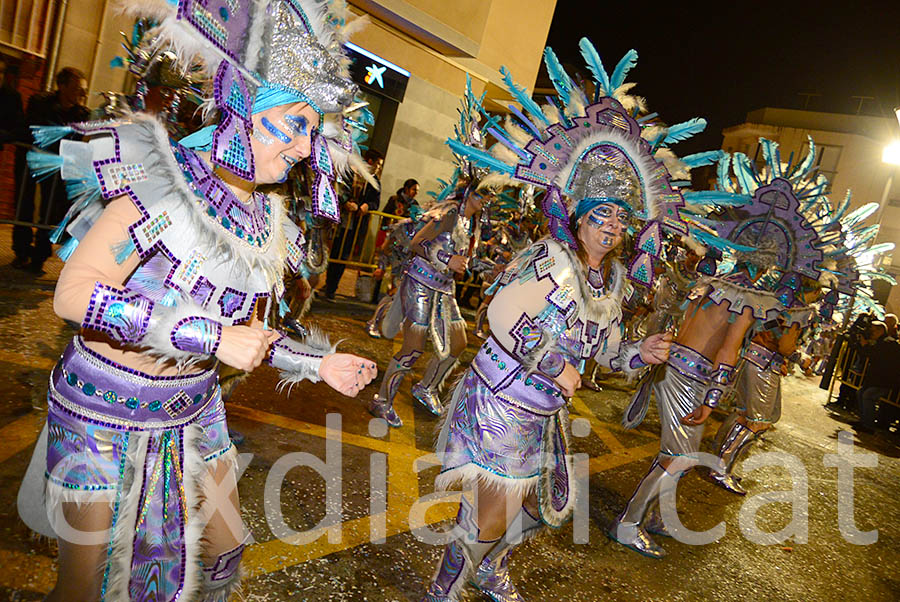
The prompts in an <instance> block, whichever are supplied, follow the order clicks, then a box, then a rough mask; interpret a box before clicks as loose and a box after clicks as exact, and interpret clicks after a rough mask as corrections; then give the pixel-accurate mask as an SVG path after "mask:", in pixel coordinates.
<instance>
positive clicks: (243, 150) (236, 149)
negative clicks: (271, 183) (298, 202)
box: [124, 0, 357, 220]
mask: <svg viewBox="0 0 900 602" xmlns="http://www.w3.org/2000/svg"><path fill="white" fill-rule="evenodd" d="M124 10H125V12H126V13H128V14H130V15H132V16H136V17H141V18H152V19H155V20H156V21H158V22H159V26H158V28H157V29H156V31H155V32H154V34H155V35H156V36H157V39H158V40H159V44H161V45H164V46H166V47H167V48H171V49H172V50H174V52H175V54H176V55H177V56H178V57H179V60H181V61H182V63H183V64H184V65H194V64H196V63H197V62H199V63H200V64H202V65H203V66H204V67H205V69H206V70H207V73H208V74H209V75H211V76H213V93H214V94H213V98H214V102H215V106H216V107H217V108H218V109H219V110H220V112H221V114H222V119H221V121H220V123H219V125H218V127H217V129H216V131H215V133H214V135H213V146H212V160H213V162H214V163H216V164H217V165H220V166H222V167H224V168H226V169H228V170H229V171H231V172H232V173H235V174H236V175H238V176H240V177H242V178H244V179H246V180H252V179H253V178H254V175H255V165H254V160H253V155H252V152H251V151H250V148H251V146H250V135H251V132H252V124H251V116H252V114H253V101H254V98H255V95H256V91H257V89H259V88H266V89H276V90H281V91H284V92H285V93H287V94H290V95H291V96H292V97H295V98H296V100H297V102H306V103H307V104H309V105H310V106H311V107H313V108H314V109H315V110H316V111H317V112H318V113H319V114H320V117H321V118H322V119H321V120H320V121H322V120H324V115H325V114H327V113H339V112H342V111H344V110H345V109H346V108H347V107H348V106H349V105H351V104H352V103H353V101H354V97H355V95H356V93H357V87H356V85H355V84H354V83H353V82H352V80H351V79H350V76H349V72H348V70H347V59H346V57H345V55H344V53H343V49H342V44H343V42H345V41H346V40H345V38H344V35H345V34H344V33H343V31H344V30H345V25H346V16H347V12H346V6H345V4H344V2H343V0H331V1H328V0H127V1H126V3H125V6H124ZM341 129H346V128H344V127H342V128H341ZM348 136H349V134H348V133H346V132H345V133H344V134H342V135H337V136H335V137H334V140H330V141H327V142H326V141H325V140H324V139H323V136H322V135H321V134H320V133H319V132H317V133H316V135H314V136H313V143H312V147H313V149H312V152H313V157H312V160H313V163H314V169H315V170H316V171H317V173H318V174H319V175H321V177H320V178H317V180H316V182H317V184H316V190H315V191H314V193H313V198H314V199H316V200H318V201H319V202H318V203H314V205H315V207H314V209H315V210H316V212H317V213H318V214H320V215H323V216H325V217H328V218H330V219H333V220H337V219H338V218H339V216H338V205H337V195H336V194H335V193H334V190H333V182H334V179H335V177H336V172H335V169H334V167H335V166H334V161H332V158H331V156H330V153H331V152H332V151H340V149H341V148H343V151H344V152H347V153H352V152H353V149H352V145H349V144H347V140H348ZM348 147H351V148H348ZM339 163H343V164H346V163H347V160H346V158H344V160H343V161H340V162H339Z"/></svg>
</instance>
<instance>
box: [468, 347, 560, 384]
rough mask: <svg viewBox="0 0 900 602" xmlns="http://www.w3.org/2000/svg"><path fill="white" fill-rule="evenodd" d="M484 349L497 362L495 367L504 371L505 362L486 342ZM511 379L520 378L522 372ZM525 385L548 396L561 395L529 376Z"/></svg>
mask: <svg viewBox="0 0 900 602" xmlns="http://www.w3.org/2000/svg"><path fill="white" fill-rule="evenodd" d="M484 351H485V355H487V356H488V357H489V358H490V359H491V361H492V362H494V363H495V364H497V367H498V368H499V369H500V371H501V372H505V371H506V362H504V361H503V360H501V359H500V356H498V355H497V354H496V353H494V350H493V349H491V347H490V345H488V344H487V343H485V345H484ZM513 380H522V373H521V372H519V373H518V374H516V375H515V376H514V377H513ZM525 386H526V387H534V388H535V390H537V391H541V392H543V393H544V394H545V395H549V396H550V397H560V396H561V395H562V392H561V391H557V390H556V389H554V388H553V387H551V386H549V385H545V384H544V383H540V382H537V381H535V380H534V379H533V378H531V377H530V376H526V377H525Z"/></svg>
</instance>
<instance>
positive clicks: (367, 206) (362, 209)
mask: <svg viewBox="0 0 900 602" xmlns="http://www.w3.org/2000/svg"><path fill="white" fill-rule="evenodd" d="M365 159H366V163H368V164H369V169H371V171H372V176H373V177H374V178H375V180H376V181H377V180H378V174H379V173H380V172H381V165H382V163H384V158H383V157H382V156H381V153H379V152H378V151H376V150H374V149H371V148H370V149H369V150H367V151H366V154H365ZM380 206H381V193H380V192H379V191H378V188H376V187H374V186H372V185H371V184H368V183H367V184H366V187H365V188H364V189H363V191H362V194H360V195H359V197H358V198H357V199H356V200H354V199H352V198H350V199H349V200H347V201H345V202H344V203H343V204H342V206H341V215H342V216H344V217H343V220H342V222H341V226H340V227H339V228H338V230H337V233H336V234H335V235H334V240H333V241H332V242H331V259H343V260H346V259H348V258H349V257H350V252H351V251H352V250H353V245H354V240H353V233H354V232H357V231H358V232H359V238H358V240H357V241H356V242H357V243H359V244H361V243H362V241H363V240H365V230H366V226H368V224H369V216H368V213H369V211H377V210H378V208H379V207H380ZM357 222H358V227H357ZM345 236H346V240H345ZM346 267H347V266H346V264H344V263H338V262H335V261H329V262H328V273H327V274H326V276H325V298H326V299H328V300H329V301H333V300H334V293H335V292H337V288H338V284H340V282H341V277H342V276H343V275H344V268H346Z"/></svg>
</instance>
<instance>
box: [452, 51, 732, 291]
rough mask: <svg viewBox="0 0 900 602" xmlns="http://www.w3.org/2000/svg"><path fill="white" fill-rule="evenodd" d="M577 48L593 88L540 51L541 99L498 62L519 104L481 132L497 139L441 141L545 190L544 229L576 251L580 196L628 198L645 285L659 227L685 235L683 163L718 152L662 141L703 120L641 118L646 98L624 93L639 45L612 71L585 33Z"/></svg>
mask: <svg viewBox="0 0 900 602" xmlns="http://www.w3.org/2000/svg"><path fill="white" fill-rule="evenodd" d="M579 47H580V48H581V52H582V55H583V56H584V58H585V60H586V61H587V64H588V67H589V69H590V71H591V73H592V75H593V80H594V81H593V84H594V91H593V92H591V91H588V90H586V89H584V88H582V87H579V86H578V85H576V84H575V82H574V81H573V80H572V78H571V77H570V76H569V75H568V74H567V73H566V71H565V69H563V67H562V65H561V64H560V63H559V60H558V59H557V58H556V55H555V54H554V52H553V50H552V49H550V48H547V49H546V50H545V51H544V62H545V64H546V66H547V71H548V73H549V74H550V78H551V80H552V82H553V85H554V87H555V88H556V91H557V92H558V96H557V97H556V98H549V97H548V98H547V101H548V104H546V105H544V106H540V105H538V103H536V102H535V101H534V100H532V98H531V97H530V96H529V95H528V93H527V92H526V91H525V89H524V88H522V87H520V86H518V85H516V83H515V82H514V81H513V80H512V76H511V75H510V73H509V72H508V71H507V70H506V69H505V68H501V73H502V74H503V77H504V82H505V83H506V86H507V89H508V90H509V92H510V93H511V94H512V95H513V98H515V99H516V100H517V101H518V102H519V103H520V104H521V106H522V109H521V110H520V109H518V108H516V107H514V106H510V107H509V108H510V111H511V112H512V114H511V115H510V116H509V117H508V118H507V120H506V122H505V125H504V126H502V127H501V126H500V125H499V124H492V127H491V128H490V129H489V130H488V131H489V132H490V134H492V135H493V136H494V138H496V139H497V141H498V143H497V144H496V145H494V146H493V147H492V148H491V150H490V152H486V151H483V150H481V149H479V148H477V147H475V146H473V145H471V144H466V143H463V142H460V141H459V140H452V139H451V140H449V141H448V144H449V145H450V147H451V148H452V149H453V151H454V152H455V153H456V154H458V155H460V156H464V157H466V158H467V159H468V160H470V161H471V162H473V163H474V164H476V165H478V166H480V167H485V168H488V169H491V170H493V171H497V172H500V173H503V174H506V175H507V176H509V177H510V178H511V179H512V180H514V181H518V182H522V183H526V184H531V185H534V186H537V187H539V188H544V189H546V191H547V192H546V194H545V195H544V199H543V203H542V209H543V212H544V213H545V214H546V215H547V218H548V220H549V225H550V234H551V235H552V236H553V238H555V239H556V240H558V241H560V242H562V243H564V244H567V245H569V246H571V247H573V248H574V247H576V246H577V242H576V239H575V237H574V236H573V234H572V232H571V231H570V229H569V220H570V216H572V214H573V213H576V211H577V210H578V207H579V204H580V203H582V202H583V201H590V202H594V203H596V202H617V203H619V204H622V205H627V207H628V208H629V209H630V211H631V213H632V215H633V216H634V217H635V218H636V219H638V220H641V221H643V222H645V225H644V227H643V229H642V230H641V232H640V234H639V235H638V237H637V253H636V256H635V258H634V260H633V261H632V262H631V266H630V268H629V270H628V276H629V277H630V278H631V279H632V280H634V281H635V282H638V283H640V284H643V285H650V284H651V283H652V279H653V263H654V261H658V260H659V259H660V257H661V252H662V247H663V245H662V236H663V230H669V231H671V232H673V233H675V234H679V235H683V234H687V232H688V225H687V224H686V223H685V222H684V221H683V220H682V217H681V215H680V213H679V212H680V210H681V208H682V207H683V206H684V200H683V198H682V195H681V193H680V191H679V188H680V187H681V186H685V185H689V182H688V181H687V179H688V170H689V169H690V168H692V167H697V166H699V165H705V164H708V163H712V162H715V160H716V159H717V158H718V153H717V152H713V153H700V154H698V155H692V156H690V157H686V158H684V159H681V160H679V159H677V158H676V157H675V155H674V154H673V153H672V152H671V151H670V150H669V148H668V147H669V145H671V144H673V143H675V142H678V141H681V140H684V139H686V138H689V137H690V136H692V135H694V134H696V133H698V132H700V131H702V130H703V129H704V128H705V127H706V121H705V120H703V119H699V118H697V119H691V120H689V121H686V122H684V123H680V124H677V125H673V126H670V127H662V126H659V125H658V124H655V123H653V119H654V117H655V116H656V114H655V113H653V114H650V115H644V116H641V117H639V115H640V114H641V113H645V112H646V108H645V106H644V101H643V99H641V98H637V97H633V96H630V95H628V91H629V90H630V89H631V88H632V87H633V86H634V84H633V83H625V78H626V76H627V74H628V72H629V71H630V70H631V68H632V67H634V65H635V64H636V62H637V52H635V51H634V50H631V51H629V52H628V53H627V54H626V55H625V57H623V58H622V60H621V61H620V62H619V63H618V65H617V66H616V68H615V70H614V72H613V73H612V75H609V74H608V73H607V72H606V70H605V69H604V67H603V64H602V62H601V61H600V57H599V55H598V54H597V51H596V49H595V48H594V46H593V45H592V44H591V43H590V41H589V40H587V39H586V38H583V39H582V40H581V42H580V43H579ZM589 98H593V102H591V101H589V100H588V99H589ZM582 208H584V206H583V205H582Z"/></svg>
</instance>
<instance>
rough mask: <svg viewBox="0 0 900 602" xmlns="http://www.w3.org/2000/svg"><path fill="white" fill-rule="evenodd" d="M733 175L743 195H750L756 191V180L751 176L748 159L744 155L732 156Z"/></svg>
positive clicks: (751, 169)
mask: <svg viewBox="0 0 900 602" xmlns="http://www.w3.org/2000/svg"><path fill="white" fill-rule="evenodd" d="M734 175H735V176H737V180H738V184H740V186H741V190H742V191H743V192H744V194H751V193H752V192H753V191H754V190H756V178H755V177H754V176H753V168H752V167H751V166H750V159H748V158H747V155H745V154H744V153H735V154H734Z"/></svg>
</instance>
